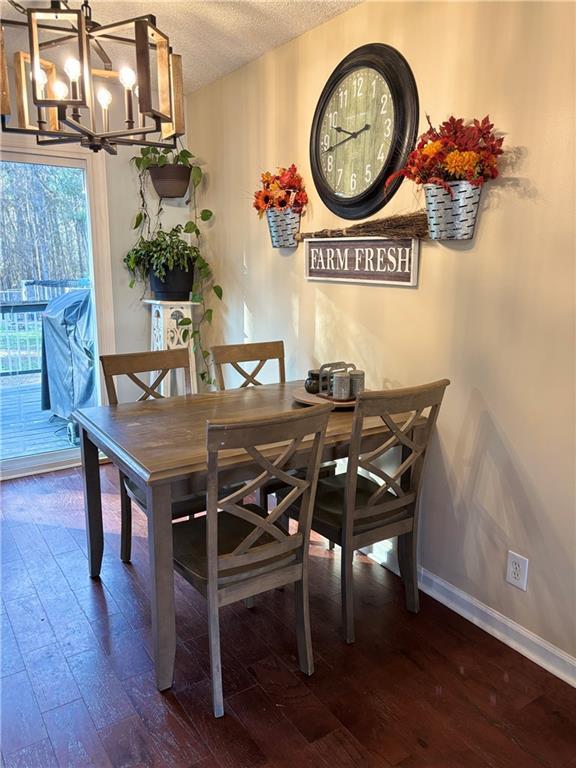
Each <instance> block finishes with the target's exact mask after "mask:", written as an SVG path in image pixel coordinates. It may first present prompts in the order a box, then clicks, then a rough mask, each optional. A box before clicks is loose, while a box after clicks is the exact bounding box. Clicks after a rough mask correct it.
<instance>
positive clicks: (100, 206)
mask: <svg viewBox="0 0 576 768" xmlns="http://www.w3.org/2000/svg"><path fill="white" fill-rule="evenodd" d="M26 156H28V157H29V158H30V162H36V163H38V162H40V161H41V160H42V159H43V160H45V161H46V164H47V165H50V164H52V165H59V164H60V165H68V164H70V165H73V166H74V167H81V168H84V170H85V172H86V194H87V197H88V210H89V219H90V235H91V243H92V264H91V271H92V284H93V291H94V304H95V309H96V344H97V350H98V355H101V354H112V353H114V352H115V351H116V347H115V345H116V342H115V334H114V303H113V291H112V249H111V243H110V224H109V217H108V185H107V179H106V158H105V157H104V156H103V154H102V153H95V152H90V151H88V150H86V149H82V148H81V147H73V146H70V145H60V146H58V145H55V146H51V147H50V148H45V147H39V146H38V145H37V144H36V141H35V139H34V138H33V137H32V136H24V135H9V134H2V136H1V143H0V159H2V160H7V161H10V160H11V159H12V161H15V162H17V161H20V162H22V161H24V162H25V161H26ZM58 161H60V163H59V162H58ZM103 391H104V388H103V379H102V374H101V373H100V386H99V392H103ZM80 463H81V462H80V449H79V448H70V449H63V450H61V451H50V452H48V453H43V454H42V453H40V454H36V455H34V456H21V457H20V456H19V457H15V458H13V459H5V460H3V461H2V462H0V478H1V479H2V480H7V479H9V478H15V477H21V476H24V475H31V474H38V473H40V472H53V471H55V470H58V469H64V468H66V467H71V466H78V465H79V464H80Z"/></svg>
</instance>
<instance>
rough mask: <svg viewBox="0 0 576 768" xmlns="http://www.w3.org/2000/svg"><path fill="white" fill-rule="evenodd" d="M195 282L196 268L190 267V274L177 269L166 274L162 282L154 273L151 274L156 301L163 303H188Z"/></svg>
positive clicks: (151, 286)
mask: <svg viewBox="0 0 576 768" xmlns="http://www.w3.org/2000/svg"><path fill="white" fill-rule="evenodd" d="M193 282H194V267H193V266H192V265H190V267H189V268H188V272H186V270H184V269H181V268H180V267H176V268H175V269H173V270H171V271H169V272H166V277H165V278H164V280H160V278H159V277H157V276H156V275H155V274H154V273H153V272H151V273H150V288H151V289H152V291H153V293H154V297H155V298H156V299H160V300H162V301H187V300H188V298H189V296H190V291H191V290H192V283H193Z"/></svg>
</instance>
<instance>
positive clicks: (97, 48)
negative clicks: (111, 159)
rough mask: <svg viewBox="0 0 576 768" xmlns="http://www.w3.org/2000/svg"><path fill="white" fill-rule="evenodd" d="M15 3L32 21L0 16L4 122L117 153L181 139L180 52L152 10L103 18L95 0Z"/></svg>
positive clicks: (47, 138) (48, 138)
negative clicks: (73, 4) (109, 20)
mask: <svg viewBox="0 0 576 768" xmlns="http://www.w3.org/2000/svg"><path fill="white" fill-rule="evenodd" d="M8 2H9V3H10V5H11V6H12V7H13V8H15V9H16V10H17V11H18V12H19V13H21V14H23V15H25V16H26V20H25V21H24V20H22V21H17V20H13V19H1V20H0V23H1V26H2V29H1V31H0V118H1V125H2V131H4V132H6V133H25V134H31V135H35V136H36V142H37V143H38V144H40V145H51V144H64V143H73V142H76V143H79V144H81V145H82V146H83V147H87V148H88V149H92V150H93V151H94V152H98V151H99V150H101V149H104V150H105V151H106V152H109V153H110V154H116V152H117V150H116V146H117V145H139V146H149V147H165V148H171V149H173V148H174V147H175V146H176V139H177V137H179V136H182V135H184V132H185V129H184V96H183V87H182V58H181V56H178V55H177V54H175V53H172V49H171V47H170V41H169V39H168V36H167V35H165V34H164V32H161V31H160V30H159V29H158V27H157V26H156V19H155V17H154V16H152V15H146V16H138V17H137V18H132V19H126V20H125V21H119V22H115V23H113V24H105V25H100V24H98V23H97V22H96V21H93V19H92V9H91V8H90V3H89V2H88V0H83V2H82V6H81V7H80V8H79V9H78V10H74V9H72V8H70V4H69V2H68V0H52V2H51V3H50V7H49V8H43V9H40V8H28V9H26V8H24V7H23V6H22V5H21V4H20V3H17V2H15V0H8ZM5 28H10V30H11V31H10V36H9V35H8V29H5ZM5 32H6V39H5V37H4V36H5ZM10 56H11V58H10ZM9 65H11V66H9ZM12 93H14V98H12V96H11V94H12Z"/></svg>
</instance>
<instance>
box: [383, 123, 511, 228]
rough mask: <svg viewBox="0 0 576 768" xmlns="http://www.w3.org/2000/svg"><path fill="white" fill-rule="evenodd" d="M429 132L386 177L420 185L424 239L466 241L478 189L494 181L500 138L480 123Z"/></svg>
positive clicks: (489, 126) (445, 126) (491, 127)
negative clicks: (425, 221)
mask: <svg viewBox="0 0 576 768" xmlns="http://www.w3.org/2000/svg"><path fill="white" fill-rule="evenodd" d="M427 119H428V125H429V126H430V128H429V129H428V130H427V131H426V133H423V134H422V135H421V136H420V137H419V139H418V144H417V145H416V149H415V150H414V151H413V152H411V153H410V155H409V157H408V162H407V163H406V165H405V167H404V168H402V169H401V170H399V171H397V172H396V173H394V174H392V176H390V177H389V178H388V180H387V182H386V184H390V183H391V182H392V181H393V180H394V179H395V178H397V177H398V176H405V177H406V178H407V179H410V180H411V181H414V182H416V184H422V185H423V187H424V194H425V198H426V213H427V216H428V236H429V237H430V239H431V240H469V239H470V238H472V237H473V236H474V229H475V226H476V217H477V213H478V207H479V203H480V193H481V191H482V185H483V184H484V182H486V181H488V180H489V179H495V178H496V177H497V176H498V156H499V155H501V154H502V142H503V138H501V137H497V136H496V135H495V133H494V125H493V124H492V123H491V122H490V118H489V117H488V116H486V117H485V118H484V119H483V120H473V121H471V122H468V123H465V122H464V120H463V119H462V118H458V119H456V118H455V117H450V118H449V119H448V120H447V121H446V122H444V123H442V125H441V126H440V127H439V128H434V127H433V126H432V124H431V122H430V118H429V117H427Z"/></svg>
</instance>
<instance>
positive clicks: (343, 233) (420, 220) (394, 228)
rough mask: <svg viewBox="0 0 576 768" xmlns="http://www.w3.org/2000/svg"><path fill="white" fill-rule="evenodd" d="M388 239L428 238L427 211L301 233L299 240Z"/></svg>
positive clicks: (298, 236)
mask: <svg viewBox="0 0 576 768" xmlns="http://www.w3.org/2000/svg"><path fill="white" fill-rule="evenodd" d="M362 236H366V237H388V238H392V239H400V238H404V237H418V238H425V237H428V221H427V218H426V211H415V212H414V213H403V214H399V215H398V216H388V218H386V219H371V220H370V221H362V222H361V223H360V224H353V225H352V226H351V227H345V228H343V229H321V230H319V231H318V232H300V233H299V234H298V235H296V239H297V240H304V239H306V238H313V237H362Z"/></svg>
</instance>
